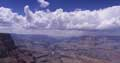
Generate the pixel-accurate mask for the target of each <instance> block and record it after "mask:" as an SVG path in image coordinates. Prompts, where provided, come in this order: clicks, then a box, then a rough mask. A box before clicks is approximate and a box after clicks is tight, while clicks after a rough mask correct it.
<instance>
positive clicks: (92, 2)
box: [0, 0, 120, 14]
mask: <svg viewBox="0 0 120 63" xmlns="http://www.w3.org/2000/svg"><path fill="white" fill-rule="evenodd" d="M46 1H48V2H49V3H50V5H49V6H48V7H47V9H50V10H51V11H55V10H56V9H58V8H62V9H64V11H73V10H75V9H82V10H95V9H101V8H106V7H110V6H115V5H120V0H46ZM25 5H29V6H30V8H31V10H32V11H36V10H39V9H42V10H45V9H46V8H41V7H40V4H39V2H38V1H37V0H0V6H4V7H7V8H11V9H12V10H13V11H14V12H17V13H19V14H24V11H23V8H24V6H25Z"/></svg>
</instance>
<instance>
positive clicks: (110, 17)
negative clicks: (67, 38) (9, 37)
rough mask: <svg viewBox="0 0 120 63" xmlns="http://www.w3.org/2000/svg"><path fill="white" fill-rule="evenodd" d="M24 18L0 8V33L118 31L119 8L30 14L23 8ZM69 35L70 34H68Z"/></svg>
mask: <svg viewBox="0 0 120 63" xmlns="http://www.w3.org/2000/svg"><path fill="white" fill-rule="evenodd" d="M24 12H25V16H22V15H18V14H17V13H14V12H12V11H11V9H9V8H4V7H0V32H6V31H10V32H15V33H29V31H37V32H33V33H39V32H40V31H41V30H43V29H44V30H52V29H54V30H68V29H69V30H78V29H84V30H94V29H97V30H108V29H120V14H119V13H120V6H112V7H108V8H104V9H99V10H94V11H90V10H75V11H71V12H65V11H63V9H56V11H50V10H49V11H42V10H39V11H35V12H32V11H31V10H30V8H29V6H25V7H24ZM70 33H71V32H70Z"/></svg>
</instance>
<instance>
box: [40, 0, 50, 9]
mask: <svg viewBox="0 0 120 63" xmlns="http://www.w3.org/2000/svg"><path fill="white" fill-rule="evenodd" d="M38 2H39V3H40V7H42V8H45V7H47V6H49V5H50V3H49V2H47V1H45V0H38Z"/></svg>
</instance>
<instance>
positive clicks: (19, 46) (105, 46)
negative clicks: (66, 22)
mask: <svg viewBox="0 0 120 63" xmlns="http://www.w3.org/2000/svg"><path fill="white" fill-rule="evenodd" d="M48 38H49V37H47V38H45V36H44V39H46V40H48V42H47V41H45V40H41V38H40V39H39V37H38V39H37V41H31V40H29V39H32V38H30V37H29V38H27V39H26V38H24V40H20V39H16V40H15V39H14V40H13V38H12V37H11V35H10V34H0V63H120V60H119V59H120V36H80V37H71V38H66V39H59V40H57V39H53V38H52V39H48ZM50 40H51V41H50ZM49 41H50V42H49ZM52 41H55V42H52ZM59 41H60V42H59Z"/></svg>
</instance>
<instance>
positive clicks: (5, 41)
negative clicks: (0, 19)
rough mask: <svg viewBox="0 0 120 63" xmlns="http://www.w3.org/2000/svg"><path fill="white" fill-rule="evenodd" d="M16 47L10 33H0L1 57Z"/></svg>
mask: <svg viewBox="0 0 120 63" xmlns="http://www.w3.org/2000/svg"><path fill="white" fill-rule="evenodd" d="M14 48H15V44H14V41H13V39H12V37H11V36H10V34H3V33H0V58H2V57H6V56H7V53H8V52H9V51H11V50H13V49H14Z"/></svg>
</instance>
